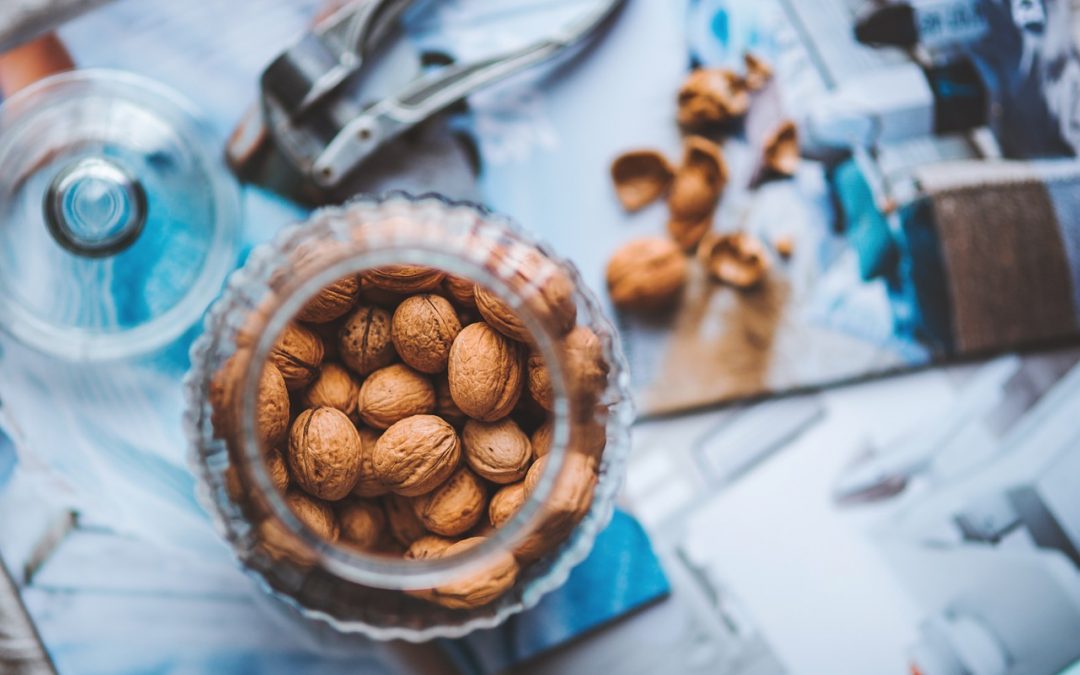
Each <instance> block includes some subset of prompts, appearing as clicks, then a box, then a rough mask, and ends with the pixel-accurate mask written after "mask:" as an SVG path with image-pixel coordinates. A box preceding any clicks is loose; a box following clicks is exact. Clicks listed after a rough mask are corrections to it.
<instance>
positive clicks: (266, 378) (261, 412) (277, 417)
mask: <svg viewBox="0 0 1080 675" xmlns="http://www.w3.org/2000/svg"><path fill="white" fill-rule="evenodd" d="M250 362H251V351H250V350H248V349H241V350H239V351H237V352H236V353H235V354H233V355H232V356H231V357H229V359H228V360H226V361H225V363H224V364H222V366H221V368H220V369H219V370H218V371H217V373H215V374H214V377H213V379H212V380H211V383H210V405H211V408H212V410H213V413H212V417H211V422H212V424H213V426H214V435H215V436H216V437H218V438H221V439H224V440H227V441H229V442H230V443H233V442H236V441H238V440H239V439H238V438H237V436H236V435H237V434H238V433H239V428H238V426H237V424H236V416H237V415H238V414H239V413H240V404H241V401H240V396H239V394H240V389H241V387H242V386H243V378H244V372H245V370H246V369H247V367H248V364H249V363H250ZM255 405H256V410H255V432H256V434H257V435H258V438H259V443H260V444H261V446H262V447H263V448H264V449H266V448H274V447H277V446H279V445H281V444H282V443H283V442H284V441H285V437H286V435H287V434H288V432H289V392H288V390H287V389H286V387H285V378H283V377H282V376H281V372H280V371H279V370H278V369H277V367H276V366H275V365H274V364H273V363H272V362H269V361H267V362H266V363H265V364H264V365H263V369H262V372H261V373H260V375H259V389H258V393H257V398H256V404H255Z"/></svg>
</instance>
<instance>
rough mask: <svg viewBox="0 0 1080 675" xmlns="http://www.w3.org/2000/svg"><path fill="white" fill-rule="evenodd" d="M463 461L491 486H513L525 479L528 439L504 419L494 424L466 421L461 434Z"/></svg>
mask: <svg viewBox="0 0 1080 675" xmlns="http://www.w3.org/2000/svg"><path fill="white" fill-rule="evenodd" d="M461 443H462V445H463V446H464V448H465V462H466V463H467V464H468V465H469V466H470V467H471V468H472V470H473V471H475V472H476V473H477V474H479V475H480V476H482V477H484V478H486V479H488V480H489V481H491V482H492V483H500V484H503V483H513V482H515V481H519V480H521V479H522V478H524V476H525V471H526V470H527V469H528V468H529V462H531V461H532V454H533V451H532V444H531V443H530V442H529V437H528V436H526V435H525V432H524V431H522V430H521V427H519V426H518V425H517V422H514V421H513V420H511V419H509V418H507V419H502V420H499V421H498V422H478V421H476V420H469V421H468V422H466V423H465V428H464V429H463V430H462V432H461Z"/></svg>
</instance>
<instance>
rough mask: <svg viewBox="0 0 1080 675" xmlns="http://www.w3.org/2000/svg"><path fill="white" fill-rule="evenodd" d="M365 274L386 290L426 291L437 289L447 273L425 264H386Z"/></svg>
mask: <svg viewBox="0 0 1080 675" xmlns="http://www.w3.org/2000/svg"><path fill="white" fill-rule="evenodd" d="M364 276H365V278H366V279H367V280H368V281H369V282H371V283H372V284H373V285H375V286H377V287H378V288H381V289H383V290H386V291H393V292H395V293H426V292H429V291H434V290H435V289H437V288H438V287H439V284H441V283H442V281H443V279H444V278H445V277H446V273H445V272H443V271H441V270H437V269H433V268H431V267H426V266H424V265H385V266H383V267H377V268H375V269H373V270H369V271H368V272H367V273H366V274H365V275H364Z"/></svg>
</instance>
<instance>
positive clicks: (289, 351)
mask: <svg viewBox="0 0 1080 675" xmlns="http://www.w3.org/2000/svg"><path fill="white" fill-rule="evenodd" d="M322 360H323V343H322V340H321V339H319V336H318V335H316V334H315V333H314V332H313V331H312V330H311V329H309V328H306V327H305V326H302V325H300V324H298V323H295V322H293V323H290V324H288V325H287V326H285V330H284V331H283V332H282V333H281V336H280V337H278V340H277V342H276V343H275V344H274V347H273V349H271V350H270V361H271V362H272V363H273V364H274V365H275V366H277V369H278V370H279V371H281V376H282V377H284V378H285V386H286V387H287V388H288V389H289V391H297V390H299V389H303V388H304V387H306V386H308V385H309V384H311V383H312V382H313V381H314V380H315V378H316V377H317V376H318V374H319V366H321V365H322Z"/></svg>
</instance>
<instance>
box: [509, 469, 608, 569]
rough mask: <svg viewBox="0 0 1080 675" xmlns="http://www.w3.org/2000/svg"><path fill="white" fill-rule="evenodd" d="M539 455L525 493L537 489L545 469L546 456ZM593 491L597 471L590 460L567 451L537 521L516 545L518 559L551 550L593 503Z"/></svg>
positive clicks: (541, 554) (524, 558)
mask: <svg viewBox="0 0 1080 675" xmlns="http://www.w3.org/2000/svg"><path fill="white" fill-rule="evenodd" d="M548 457H550V455H547V456H544V457H541V458H540V459H538V460H536V462H534V463H533V465H532V467H530V468H529V473H528V474H526V476H525V481H524V485H525V494H526V496H529V495H531V494H532V493H533V491H534V490H536V487H537V485H539V483H540V478H541V476H542V475H543V473H544V471H545V470H546V469H547V464H548V462H547V459H548ZM595 491H596V471H595V463H594V462H593V460H592V459H591V458H590V457H588V456H586V455H583V454H580V453H573V452H570V453H567V454H566V455H565V456H564V459H563V466H562V468H561V469H560V471H559V474H558V476H556V477H555V484H554V486H552V489H551V492H550V493H549V494H548V497H547V499H546V500H545V501H544V505H543V507H542V509H541V519H540V523H539V524H538V525H537V526H536V528H535V529H534V530H533V531H532V532H530V533H529V534H528V535H527V536H526V537H525V539H523V540H522V541H521V542H520V543H519V544H518V545H517V546H516V547H515V548H514V555H515V556H517V558H518V559H519V560H526V561H527V560H535V559H537V558H540V557H542V556H543V555H545V554H546V553H548V552H549V551H551V550H552V548H554V547H555V546H557V545H558V543H559V542H561V541H562V540H563V539H565V538H566V537H567V536H568V535H569V533H570V531H571V530H572V529H573V528H574V526H575V525H577V524H578V523H579V522H580V521H581V519H582V518H584V517H585V514H587V513H588V511H589V507H590V506H591V505H592V500H593V494H594V492H595Z"/></svg>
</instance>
